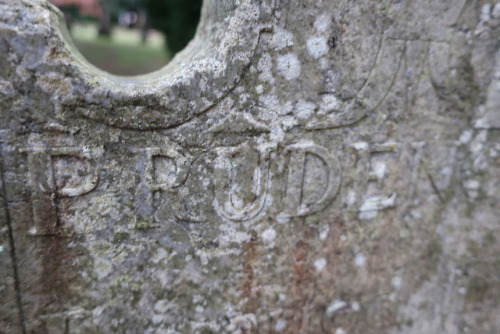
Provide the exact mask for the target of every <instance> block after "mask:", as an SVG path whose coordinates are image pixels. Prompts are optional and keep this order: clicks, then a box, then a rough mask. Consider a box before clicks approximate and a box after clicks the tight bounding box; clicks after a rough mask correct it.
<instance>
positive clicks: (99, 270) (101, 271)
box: [94, 259, 112, 279]
mask: <svg viewBox="0 0 500 334" xmlns="http://www.w3.org/2000/svg"><path fill="white" fill-rule="evenodd" d="M111 270H112V265H111V263H110V262H107V261H104V260H100V259H97V260H96V261H95V268H94V271H95V273H96V276H97V278H98V279H103V278H105V277H106V276H108V275H109V273H111Z"/></svg>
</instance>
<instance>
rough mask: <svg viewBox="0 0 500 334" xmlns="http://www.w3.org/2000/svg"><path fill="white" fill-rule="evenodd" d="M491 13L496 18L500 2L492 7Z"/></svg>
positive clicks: (498, 13)
mask: <svg viewBox="0 0 500 334" xmlns="http://www.w3.org/2000/svg"><path fill="white" fill-rule="evenodd" d="M491 15H492V16H493V17H494V18H495V19H497V18H499V17H500V2H497V3H496V4H495V7H493V12H492V13H491Z"/></svg>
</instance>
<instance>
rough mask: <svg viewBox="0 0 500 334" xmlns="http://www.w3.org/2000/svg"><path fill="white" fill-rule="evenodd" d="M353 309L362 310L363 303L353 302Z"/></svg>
mask: <svg viewBox="0 0 500 334" xmlns="http://www.w3.org/2000/svg"><path fill="white" fill-rule="evenodd" d="M351 310H353V311H354V312H359V311H360V310H361V305H359V303H358V302H356V301H354V302H351Z"/></svg>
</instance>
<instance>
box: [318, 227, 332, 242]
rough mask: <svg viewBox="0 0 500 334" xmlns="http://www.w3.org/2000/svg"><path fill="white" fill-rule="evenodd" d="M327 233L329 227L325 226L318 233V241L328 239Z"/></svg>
mask: <svg viewBox="0 0 500 334" xmlns="http://www.w3.org/2000/svg"><path fill="white" fill-rule="evenodd" d="M328 232H330V226H325V227H324V228H323V229H322V230H321V232H319V238H320V240H326V238H327V237H328Z"/></svg>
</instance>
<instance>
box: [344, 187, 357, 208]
mask: <svg viewBox="0 0 500 334" xmlns="http://www.w3.org/2000/svg"><path fill="white" fill-rule="evenodd" d="M356 197H357V196H356V193H355V192H354V191H353V190H349V191H348V192H347V198H346V203H347V205H348V206H352V205H354V203H356Z"/></svg>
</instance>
